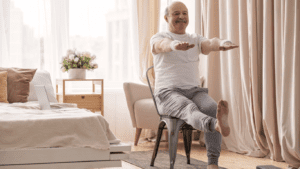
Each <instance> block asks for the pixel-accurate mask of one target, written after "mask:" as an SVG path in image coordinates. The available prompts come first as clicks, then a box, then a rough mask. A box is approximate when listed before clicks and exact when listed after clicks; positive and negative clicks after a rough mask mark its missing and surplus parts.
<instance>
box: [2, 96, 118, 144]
mask: <svg viewBox="0 0 300 169" xmlns="http://www.w3.org/2000/svg"><path fill="white" fill-rule="evenodd" d="M51 108H57V109H52V110H40V108H39V104H38V102H27V103H14V104H7V103H0V150H15V149H18V150H20V149H31V148H49V147H89V148H95V149H102V150H107V149H109V144H110V143H120V140H119V139H117V138H116V137H115V135H114V134H113V133H112V132H111V130H110V129H109V125H108V123H107V121H106V120H105V119H104V117H103V116H102V115H101V114H96V113H92V112H90V111H89V110H86V109H79V108H77V106H76V104H66V103H51Z"/></svg>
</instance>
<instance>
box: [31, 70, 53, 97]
mask: <svg viewBox="0 0 300 169" xmlns="http://www.w3.org/2000/svg"><path fill="white" fill-rule="evenodd" d="M34 85H44V86H45V88H46V92H47V95H48V98H49V101H50V102H54V103H57V100H56V96H55V93H54V88H53V86H52V81H51V76H50V73H49V72H47V71H45V70H37V71H36V73H35V75H34V77H33V79H32V81H31V82H30V92H29V96H28V101H38V99H37V96H36V94H35V88H34Z"/></svg>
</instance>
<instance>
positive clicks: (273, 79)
mask: <svg viewBox="0 0 300 169" xmlns="http://www.w3.org/2000/svg"><path fill="white" fill-rule="evenodd" d="M199 2H200V3H199ZM197 9H198V10H199V11H201V12H200V13H198V16H196V18H197V20H198V21H196V23H197V22H198V24H196V25H198V26H197V27H196V28H197V30H196V32H198V33H202V34H203V35H204V36H205V37H207V38H213V37H219V38H221V39H229V40H231V41H232V42H234V43H236V44H239V46H240V47H239V48H238V49H235V50H231V51H227V52H213V53H211V54H209V55H208V56H204V55H201V57H200V59H201V61H200V68H199V69H200V71H201V75H203V76H205V77H206V79H207V81H206V84H205V86H207V87H208V88H209V95H210V96H212V97H213V98H214V99H215V100H216V101H218V100H219V99H225V100H227V101H228V102H229V104H230V107H229V109H230V116H229V120H230V127H231V129H232V130H231V131H232V132H231V134H230V136H229V137H226V138H224V143H225V144H226V146H227V148H228V149H229V150H231V151H234V152H238V153H243V154H246V155H250V156H254V157H265V156H269V157H270V158H271V159H273V160H276V161H286V162H287V163H288V164H289V165H290V166H292V167H297V168H298V167H300V66H299V65H300V1H299V0H276V1H273V0H264V1H261V0H247V1H244V0H226V1H224V0H201V1H198V3H196V10H197Z"/></svg>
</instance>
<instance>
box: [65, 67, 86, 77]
mask: <svg viewBox="0 0 300 169" xmlns="http://www.w3.org/2000/svg"><path fill="white" fill-rule="evenodd" d="M68 73H69V79H85V77H86V69H82V68H73V69H69V71H68Z"/></svg>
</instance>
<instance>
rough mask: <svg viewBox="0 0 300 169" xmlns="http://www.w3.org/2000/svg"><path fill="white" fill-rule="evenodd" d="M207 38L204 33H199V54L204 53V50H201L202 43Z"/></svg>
mask: <svg viewBox="0 0 300 169" xmlns="http://www.w3.org/2000/svg"><path fill="white" fill-rule="evenodd" d="M206 39H207V38H205V37H203V36H202V35H199V34H198V47H199V54H200V53H202V50H201V43H202V42H203V41H204V40H206Z"/></svg>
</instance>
